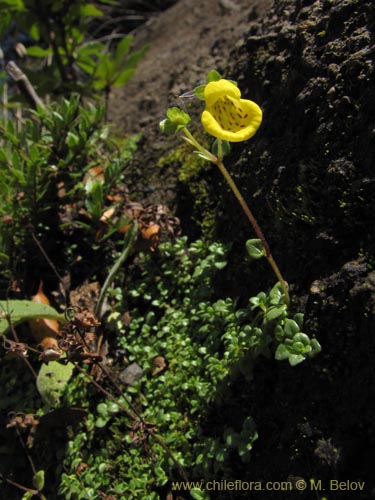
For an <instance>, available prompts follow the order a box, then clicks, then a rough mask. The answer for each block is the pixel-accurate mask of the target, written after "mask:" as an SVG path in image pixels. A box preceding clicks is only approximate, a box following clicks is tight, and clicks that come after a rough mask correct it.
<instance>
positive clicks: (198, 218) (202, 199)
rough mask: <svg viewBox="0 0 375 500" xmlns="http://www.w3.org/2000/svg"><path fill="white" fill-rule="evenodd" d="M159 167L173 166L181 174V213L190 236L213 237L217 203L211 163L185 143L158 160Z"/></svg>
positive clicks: (179, 211)
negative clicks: (211, 177)
mask: <svg viewBox="0 0 375 500" xmlns="http://www.w3.org/2000/svg"><path fill="white" fill-rule="evenodd" d="M158 167H160V168H162V169H167V168H171V167H173V169H176V170H177V172H178V174H177V178H178V191H179V196H178V209H177V212H178V215H179V217H180V219H181V222H182V225H183V227H184V233H185V234H188V235H189V236H194V237H202V238H204V239H207V240H212V239H213V236H214V234H215V229H216V227H215V222H216V219H217V217H216V204H215V199H216V197H215V196H214V193H212V187H211V186H212V183H211V182H210V176H211V172H212V165H211V164H209V163H207V162H206V161H205V160H204V159H203V158H201V157H199V156H198V155H197V154H196V153H195V152H194V151H192V149H191V146H189V145H187V144H185V143H183V144H181V145H179V146H177V147H176V148H174V149H172V150H171V151H170V152H169V153H168V154H167V155H165V156H163V157H162V158H160V159H159V161H158Z"/></svg>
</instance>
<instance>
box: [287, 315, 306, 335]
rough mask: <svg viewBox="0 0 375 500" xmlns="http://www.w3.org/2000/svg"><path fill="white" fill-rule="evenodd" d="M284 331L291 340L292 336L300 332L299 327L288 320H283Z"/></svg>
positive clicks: (291, 320)
mask: <svg viewBox="0 0 375 500" xmlns="http://www.w3.org/2000/svg"><path fill="white" fill-rule="evenodd" d="M284 331H285V335H286V336H287V337H290V338H292V337H293V335H295V334H296V333H298V332H299V331H300V329H299V325H298V323H296V322H295V321H294V320H293V319H289V318H288V319H286V320H285V325H284ZM306 336H307V335H306Z"/></svg>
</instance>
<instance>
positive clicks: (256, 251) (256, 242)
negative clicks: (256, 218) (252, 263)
mask: <svg viewBox="0 0 375 500" xmlns="http://www.w3.org/2000/svg"><path fill="white" fill-rule="evenodd" d="M246 250H247V253H248V254H249V255H250V257H251V258H252V259H255V260H256V259H261V258H262V257H264V256H265V255H266V251H265V249H264V246H263V244H262V242H261V240H260V239H258V238H253V239H251V240H247V242H246Z"/></svg>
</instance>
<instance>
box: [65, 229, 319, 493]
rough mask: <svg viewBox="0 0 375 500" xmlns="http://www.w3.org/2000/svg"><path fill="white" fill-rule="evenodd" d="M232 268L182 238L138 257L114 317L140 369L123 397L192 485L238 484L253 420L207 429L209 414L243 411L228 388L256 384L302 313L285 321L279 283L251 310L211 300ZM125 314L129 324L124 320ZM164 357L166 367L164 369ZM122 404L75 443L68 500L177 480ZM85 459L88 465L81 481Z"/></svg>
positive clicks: (101, 411) (97, 418)
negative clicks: (256, 375)
mask: <svg viewBox="0 0 375 500" xmlns="http://www.w3.org/2000/svg"><path fill="white" fill-rule="evenodd" d="M226 263H227V262H226V250H225V248H224V247H223V246H222V245H220V244H218V243H214V244H211V245H207V244H205V243H204V242H202V241H196V242H194V243H192V244H190V245H189V246H187V240H186V238H180V239H178V240H176V241H175V242H174V243H171V242H166V243H163V244H162V245H160V247H159V251H158V253H157V254H152V255H144V256H142V257H141V258H140V260H139V262H138V265H139V273H138V274H135V273H133V274H132V276H131V278H129V280H130V281H129V283H128V288H129V292H128V293H127V294H126V295H125V296H124V300H123V303H122V305H121V304H119V305H118V306H117V310H114V311H113V312H112V313H111V314H110V316H109V318H108V325H107V326H108V328H110V329H111V330H113V333H114V334H115V335H116V337H117V344H118V347H120V348H122V349H123V350H124V352H125V359H126V361H127V363H133V362H135V363H137V364H138V365H139V366H140V367H141V368H142V370H143V375H142V377H141V378H140V379H139V380H137V381H136V382H134V384H133V385H131V386H127V388H126V389H124V390H125V392H124V396H125V397H126V398H127V400H130V401H131V402H132V404H133V405H135V407H136V408H138V411H140V412H141V414H142V418H143V419H144V420H145V421H147V422H151V423H152V424H154V425H156V429H157V433H158V435H160V437H161V438H162V439H163V440H164V442H165V443H166V444H167V446H168V447H169V448H170V450H171V452H172V453H173V455H174V457H175V458H176V459H177V460H178V461H179V463H180V464H181V465H182V466H184V467H185V469H186V471H187V473H188V475H189V477H190V478H204V479H206V480H207V479H209V478H215V477H216V478H217V477H218V476H220V477H223V476H224V477H233V474H234V471H233V470H232V468H231V467H232V466H231V464H233V463H235V461H236V459H237V460H240V461H242V462H243V463H247V462H248V461H249V460H250V457H251V449H252V446H253V443H254V441H255V440H256V439H257V437H258V435H257V432H256V425H255V423H254V421H253V419H252V418H251V416H250V415H246V414H245V415H242V416H241V415H240V414H239V415H237V417H236V420H235V422H233V424H232V423H229V422H221V421H220V419H218V421H217V422H215V424H214V425H212V426H211V428H207V421H206V419H207V416H208V414H209V412H210V409H211V408H213V407H215V409H216V412H218V413H220V407H221V406H222V405H229V406H233V407H235V406H236V405H237V406H238V405H239V401H238V398H239V397H240V395H239V394H238V391H233V390H232V386H233V385H236V384H238V383H241V384H251V381H252V379H253V367H254V363H256V362H257V361H258V360H259V358H260V356H262V355H265V356H268V355H269V353H270V352H275V351H276V352H277V351H278V346H279V345H284V343H285V342H286V339H284V337H283V336H281V337H280V335H279V332H280V328H281V329H282V330H283V331H286V332H289V330H290V328H291V321H293V322H297V321H299V322H301V320H302V317H301V315H299V316H298V317H296V318H295V319H294V320H290V319H288V317H287V309H286V306H285V304H284V303H283V296H282V292H281V290H280V287H279V286H278V285H276V286H275V287H274V288H273V289H272V290H271V291H270V293H268V294H266V293H264V292H262V293H260V294H258V295H257V296H256V297H253V298H251V299H250V300H249V304H248V306H247V307H245V308H238V306H237V305H236V301H235V300H233V299H231V298H224V299H223V298H217V297H215V295H214V292H213V290H214V287H213V284H214V280H215V276H216V274H217V273H218V272H220V270H221V269H223V268H224V267H225V266H226ZM127 309H129V312H130V317H131V322H130V324H129V326H128V327H126V326H125V325H124V323H123V320H122V314H123V312H124V310H127ZM293 324H294V323H293ZM296 324H297V323H296ZM298 328H299V329H300V326H299V327H298ZM300 335H301V334H300ZM302 335H304V334H302ZM311 342H312V341H311ZM160 358H162V360H163V361H164V363H165V365H166V366H165V367H163V368H162V369H161V370H158V369H157V366H158V365H157V364H155V360H157V359H159V360H160ZM255 383H256V381H255ZM121 405H124V406H127V401H126V400H125V399H124V398H123V397H120V398H119V400H118V402H117V403H114V402H112V401H110V400H106V401H103V402H100V403H98V404H97V406H96V408H92V409H91V411H90V414H89V416H88V418H87V421H86V424H85V429H82V431H81V432H79V433H78V434H77V435H76V436H75V437H74V439H72V440H71V441H70V443H69V445H68V452H67V455H66V459H65V467H66V470H67V473H66V474H63V475H62V480H61V486H60V494H61V495H63V496H64V497H65V498H77V499H80V498H91V496H90V495H91V494H92V493H91V491H93V489H94V488H95V485H96V487H98V484H100V485H101V489H103V490H104V491H105V492H106V494H108V495H115V496H116V498H119V499H122V498H124V499H125V498H129V499H133V498H134V499H136V498H152V499H158V498H162V496H160V495H159V493H157V491H158V490H159V489H160V488H162V487H164V486H165V485H166V484H167V483H168V481H171V480H176V479H178V473H177V471H176V469H175V464H174V463H173V462H172V461H171V459H170V457H168V455H167V454H166V453H165V450H164V449H163V448H162V447H161V446H160V444H159V443H158V442H157V441H154V440H153V439H152V437H149V438H148V440H147V445H146V444H144V445H142V439H141V433H140V432H138V433H137V432H136V431H132V430H131V429H129V422H128V418H127V417H125V416H124V414H123V413H121V411H120V407H121ZM136 443H138V445H137V446H136ZM98 450H100V451H98ZM81 462H85V463H87V464H88V468H86V469H85V470H84V471H83V472H81V473H80V474H79V475H77V474H76V472H75V470H76V468H77V466H78V465H79V464H80V463H81ZM204 498H207V497H204Z"/></svg>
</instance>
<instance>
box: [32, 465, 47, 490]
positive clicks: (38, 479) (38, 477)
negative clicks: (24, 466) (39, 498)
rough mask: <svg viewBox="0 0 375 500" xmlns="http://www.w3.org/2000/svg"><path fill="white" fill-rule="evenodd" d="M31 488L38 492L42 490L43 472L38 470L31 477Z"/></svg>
mask: <svg viewBox="0 0 375 500" xmlns="http://www.w3.org/2000/svg"><path fill="white" fill-rule="evenodd" d="M33 486H34V488H36V489H37V490H38V491H42V489H43V488H44V470H38V472H36V473H35V474H34V476H33Z"/></svg>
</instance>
